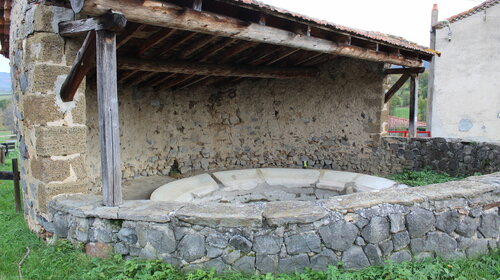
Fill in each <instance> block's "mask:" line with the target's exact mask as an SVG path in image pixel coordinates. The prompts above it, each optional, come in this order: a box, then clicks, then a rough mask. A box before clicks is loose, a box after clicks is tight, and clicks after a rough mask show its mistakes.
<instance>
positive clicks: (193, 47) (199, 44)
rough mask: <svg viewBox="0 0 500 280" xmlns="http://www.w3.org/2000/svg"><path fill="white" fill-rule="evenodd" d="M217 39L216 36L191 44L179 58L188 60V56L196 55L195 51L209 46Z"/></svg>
mask: <svg viewBox="0 0 500 280" xmlns="http://www.w3.org/2000/svg"><path fill="white" fill-rule="evenodd" d="M217 39H219V37H217V36H211V35H209V36H207V37H205V38H203V39H201V40H199V41H197V42H196V43H194V44H192V45H191V46H189V47H187V48H186V49H185V50H184V52H183V53H182V54H181V56H180V57H181V58H183V59H186V58H189V57H190V56H192V55H194V54H196V52H197V51H199V50H200V49H202V48H203V47H205V46H206V45H208V44H210V43H211V42H213V41H215V40H217Z"/></svg>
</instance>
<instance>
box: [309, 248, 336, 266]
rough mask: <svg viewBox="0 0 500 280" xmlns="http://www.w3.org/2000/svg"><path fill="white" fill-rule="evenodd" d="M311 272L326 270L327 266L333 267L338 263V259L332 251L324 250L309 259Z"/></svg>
mask: <svg viewBox="0 0 500 280" xmlns="http://www.w3.org/2000/svg"><path fill="white" fill-rule="evenodd" d="M310 260H311V269H312V270H317V271H321V270H326V269H327V268H328V266H335V265H337V262H338V260H339V259H338V257H337V255H336V254H335V252H333V251H332V250H329V249H324V250H323V251H321V253H319V254H316V255H314V256H312V257H311V258H310Z"/></svg>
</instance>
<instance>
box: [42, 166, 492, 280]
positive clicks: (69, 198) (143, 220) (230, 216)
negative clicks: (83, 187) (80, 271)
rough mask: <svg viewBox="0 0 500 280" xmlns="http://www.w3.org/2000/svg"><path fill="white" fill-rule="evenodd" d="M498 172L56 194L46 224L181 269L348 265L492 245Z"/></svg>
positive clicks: (91, 249)
mask: <svg viewBox="0 0 500 280" xmlns="http://www.w3.org/2000/svg"><path fill="white" fill-rule="evenodd" d="M498 201H500V173H495V174H491V175H486V176H479V177H469V178H468V179H466V180H464V181H456V182H448V183H443V184H436V185H429V186H425V187H418V188H407V189H397V190H396V189H387V190H383V191H380V192H372V193H356V194H351V195H344V196H339V197H334V198H331V199H325V200H318V201H316V202H310V201H280V202H267V203H262V202H261V203H249V204H203V205H200V204H190V203H178V202H158V201H127V202H125V204H124V205H122V206H120V207H115V208H107V207H102V206H101V203H100V197H98V196H92V195H60V196H58V197H56V198H55V199H54V200H53V201H52V202H51V203H50V212H51V214H52V217H53V220H52V221H51V223H49V224H47V229H48V230H49V231H51V232H54V233H55V235H56V236H57V237H58V238H67V239H69V240H70V241H72V242H73V243H75V244H76V243H79V244H83V245H85V248H86V251H87V253H89V254H91V255H94V256H106V255H109V254H111V253H113V252H114V253H116V254H121V255H124V256H133V257H140V258H148V259H162V260H163V261H165V262H167V263H171V264H173V265H176V266H179V267H181V268H182V269H183V270H192V269H197V268H216V269H217V270H218V271H222V270H234V271H240V272H246V273H255V272H258V273H267V272H294V271H301V270H303V269H304V268H306V267H310V268H312V269H315V270H324V269H326V268H327V266H328V265H335V264H336V263H337V262H339V261H342V262H343V263H344V266H345V267H346V268H348V269H359V268H363V267H366V266H369V265H380V264H383V263H384V261H386V260H390V261H393V262H403V261H409V260H412V259H413V260H419V259H423V258H429V257H431V258H432V257H440V258H444V259H452V258H461V257H466V256H467V257H473V256H477V255H479V254H485V253H487V252H488V251H489V250H493V249H496V248H498V246H500V241H499V236H500V216H499V204H498Z"/></svg>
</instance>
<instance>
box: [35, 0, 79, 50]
mask: <svg viewBox="0 0 500 280" xmlns="http://www.w3.org/2000/svg"><path fill="white" fill-rule="evenodd" d="M32 9H34V19H33V29H34V30H33V31H44V32H52V33H58V32H59V27H58V23H59V22H61V21H67V20H74V16H75V14H74V13H73V11H72V10H71V9H68V8H63V7H55V6H48V5H36V6H33V7H32ZM61 53H62V52H61Z"/></svg>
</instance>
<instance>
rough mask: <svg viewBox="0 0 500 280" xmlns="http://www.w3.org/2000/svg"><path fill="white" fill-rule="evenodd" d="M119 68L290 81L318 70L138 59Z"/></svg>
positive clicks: (121, 63)
mask: <svg viewBox="0 0 500 280" xmlns="http://www.w3.org/2000/svg"><path fill="white" fill-rule="evenodd" d="M118 68H119V69H121V70H136V71H148V72H165V73H182V74H188V75H209V76H226V77H252V78H276V79H289V78H297V77H315V76H316V75H317V74H318V70H317V69H316V68H305V67H296V68H294V67H280V68H278V67H272V66H249V65H248V66H244V65H224V64H209V63H198V62H185V61H169V60H144V59H136V58H120V59H119V61H118Z"/></svg>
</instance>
